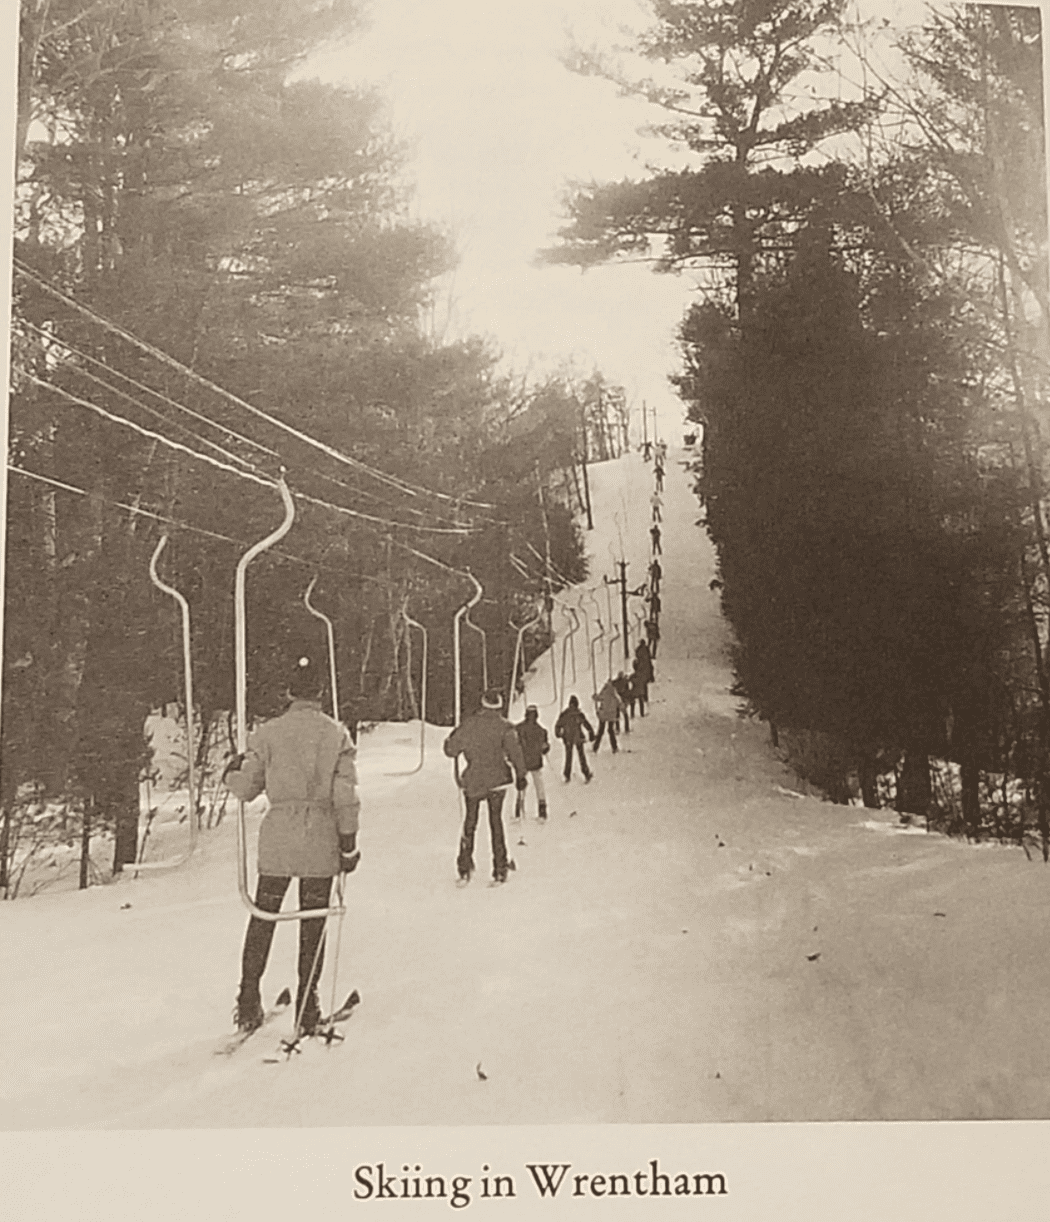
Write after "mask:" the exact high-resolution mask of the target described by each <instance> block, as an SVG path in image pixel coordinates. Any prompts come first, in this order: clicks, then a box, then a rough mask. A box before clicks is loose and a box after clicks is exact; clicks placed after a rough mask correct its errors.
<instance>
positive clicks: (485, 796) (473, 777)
mask: <svg viewBox="0 0 1050 1222" xmlns="http://www.w3.org/2000/svg"><path fill="white" fill-rule="evenodd" d="M502 710H503V695H502V693H501V692H499V691H497V690H495V689H490V690H489V691H487V692H486V693H485V695H484V696H483V697H482V700H481V708H480V709H479V710H478V711H477V712H476V713H475V714H474V715H473V716H471V717H468V718H467V719H466V720H465V721H464V722H463V723H462V724H461V725H459V726H457V727H456V728H455V729H454V730H453V731H452V733H451V734H450V735H449V736H448V738H446V739H445V742H444V746H443V750H444V752H445V754H446V755H447V756H448V757H449V759H455V758H456V756H457V755H459V754H460V753H461V752H462V754H463V755H465V756H466V757H467V766H466V768H465V769H464V771H463V775H462V777H461V778H460V780H459V783H460V785H461V786H462V788H463V795H464V797H465V798H466V803H467V813H466V818H465V819H464V821H463V832H462V834H461V835H460V839H459V855H458V857H457V859H456V867H457V869H458V871H459V881H460V883H461V884H463V883H468V882H469V881H470V876H471V875H472V874H473V873H474V834H475V832H476V831H477V826H478V812H479V810H480V808H481V803H482V802H483V801H485V802H487V803H488V808H489V835H490V837H491V841H492V881H493V883H505V882H506V881H507V871H508V870H511V869H514V864H513V862H511V861H510V860H509V859H508V857H507V842H506V839H505V837H504V834H503V794H504V790H505V789H506V787H507V786H508V785H509V784H510V783H511V780H512V776H511V769H512V768H513V770H514V772H513V780H514V783H515V785H516V787H517V789H518V790H519V791H522V790H524V789H525V786H526V785H527V784H528V781H527V780H526V777H525V757H524V755H523V754H522V750H521V743H520V742H519V741H518V736H517V734H516V733H515V731H514V727H513V726H512V725H511V723H510V722H509V721H507V719H506V718H505V717H504V716H503V712H502Z"/></svg>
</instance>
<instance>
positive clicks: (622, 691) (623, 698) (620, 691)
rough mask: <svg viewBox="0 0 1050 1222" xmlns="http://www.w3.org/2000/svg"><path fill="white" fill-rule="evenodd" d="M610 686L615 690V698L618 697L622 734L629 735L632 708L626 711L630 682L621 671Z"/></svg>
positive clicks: (628, 702) (629, 696) (629, 695)
mask: <svg viewBox="0 0 1050 1222" xmlns="http://www.w3.org/2000/svg"><path fill="white" fill-rule="evenodd" d="M612 685H613V687H615V688H616V694H617V696H619V697H620V712H621V713H622V714H623V732H624V733H625V734H630V732H631V714H632V713H633V712H634V710H633V708H632V709H630V710H629V709H628V706H629V704H630V700H631V680H630V679H629V678H628V677H627V675H625V674H624V673H623V671H622V670H621V671H620V673H619V674H618V675H617V676H616V678H615V679H614V680H613V681H612Z"/></svg>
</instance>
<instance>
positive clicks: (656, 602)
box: [648, 590, 663, 619]
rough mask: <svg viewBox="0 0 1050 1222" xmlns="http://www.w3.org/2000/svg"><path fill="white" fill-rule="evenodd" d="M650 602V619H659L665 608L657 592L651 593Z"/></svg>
mask: <svg viewBox="0 0 1050 1222" xmlns="http://www.w3.org/2000/svg"><path fill="white" fill-rule="evenodd" d="M648 602H649V618H650V619H659V618H660V611H661V609H662V607H663V603H662V602H661V601H660V595H659V594H657V593H656V591H655V590H653V591H652V593H650V595H649V598H648Z"/></svg>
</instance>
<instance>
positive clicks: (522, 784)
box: [514, 776, 529, 793]
mask: <svg viewBox="0 0 1050 1222" xmlns="http://www.w3.org/2000/svg"><path fill="white" fill-rule="evenodd" d="M528 786H529V778H528V777H525V776H519V777H518V779H517V780H516V781H515V782H514V788H515V789H516V790H518V792H519V793H521V792H522V791H523V790H525V789H527V788H528Z"/></svg>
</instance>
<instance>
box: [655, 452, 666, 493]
mask: <svg viewBox="0 0 1050 1222" xmlns="http://www.w3.org/2000/svg"><path fill="white" fill-rule="evenodd" d="M653 479H654V480H655V481H656V491H657V492H663V490H664V468H663V463H661V461H660V460H659V458H657V460H656V462H655V463H654V464H653Z"/></svg>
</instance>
